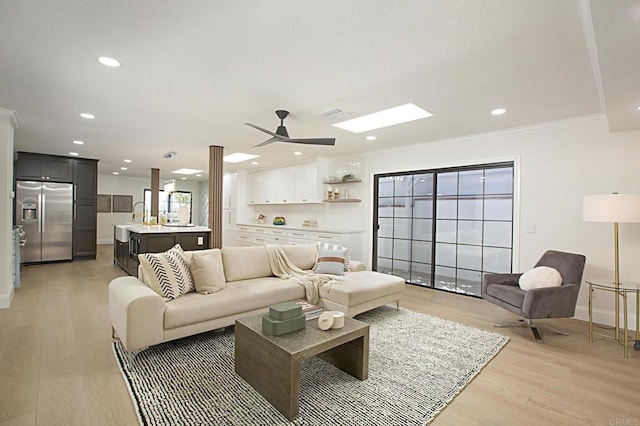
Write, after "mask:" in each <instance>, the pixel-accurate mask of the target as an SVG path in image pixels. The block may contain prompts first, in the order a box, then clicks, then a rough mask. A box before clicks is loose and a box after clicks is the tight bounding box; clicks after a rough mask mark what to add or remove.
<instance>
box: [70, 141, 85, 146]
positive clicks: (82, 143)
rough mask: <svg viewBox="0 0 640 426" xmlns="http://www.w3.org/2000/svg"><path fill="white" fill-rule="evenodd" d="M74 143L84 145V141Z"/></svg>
mask: <svg viewBox="0 0 640 426" xmlns="http://www.w3.org/2000/svg"><path fill="white" fill-rule="evenodd" d="M73 143H75V144H76V145H84V142H82V141H73Z"/></svg>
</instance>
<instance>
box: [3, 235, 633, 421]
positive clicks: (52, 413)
mask: <svg viewBox="0 0 640 426" xmlns="http://www.w3.org/2000/svg"><path fill="white" fill-rule="evenodd" d="M111 250H112V249H111V246H99V252H98V259H97V260H96V261H82V262H72V263H60V264H50V265H36V266H28V267H25V268H23V280H22V287H21V288H20V289H18V290H17V292H16V296H15V298H14V301H13V304H12V307H11V309H9V310H0V426H8V425H12V426H14V425H103V424H105V425H106V424H111V425H134V424H137V419H136V415H135V412H134V409H133V405H132V403H131V400H130V398H129V394H128V392H127V389H126V386H125V384H124V381H123V379H122V377H121V375H120V372H119V371H118V369H117V367H116V363H115V360H114V357H113V354H112V352H111V346H110V342H111V329H110V326H109V324H108V321H107V285H108V283H109V281H110V280H111V279H113V278H115V277H117V276H122V275H124V273H123V272H122V271H120V270H119V269H118V268H117V267H115V266H114V265H113V263H112V251H111ZM401 305H402V306H404V307H405V308H408V309H412V310H415V311H420V312H425V313H428V314H431V315H435V316H439V317H441V318H446V319H450V320H454V321H458V322H461V323H464V324H468V325H472V326H475V327H478V328H483V329H487V330H492V331H497V332H499V333H502V334H505V335H508V336H510V337H511V341H510V342H509V343H508V344H507V346H506V347H505V348H504V349H503V350H502V351H501V352H500V353H499V354H498V355H497V356H496V357H495V358H494V359H493V360H492V361H491V362H490V363H489V364H488V365H487V366H486V367H485V368H484V370H483V371H482V372H481V373H480V374H479V375H478V377H476V378H475V379H474V380H473V382H472V383H471V384H470V385H469V386H467V388H466V389H464V390H463V391H462V393H461V394H460V395H458V396H457V397H456V398H455V400H454V401H453V402H452V403H451V404H449V406H448V407H447V408H446V409H445V410H444V411H443V412H442V413H440V415H439V416H438V417H437V418H436V420H435V421H434V423H433V424H435V425H458V424H471V425H476V424H477V425H515V424H517V425H541V424H546V425H574V424H576V425H577V424H596V425H634V424H640V352H632V353H631V359H628V360H625V359H623V357H622V350H621V347H620V346H619V345H618V344H616V343H615V342H612V341H606V340H597V341H596V342H594V344H589V343H588V339H587V324H586V323H584V322H580V321H575V320H570V319H563V320H548V321H549V324H552V325H553V326H556V327H558V328H562V329H564V330H566V331H568V332H569V333H571V335H570V336H568V337H565V336H560V335H555V334H553V333H551V332H545V330H544V329H543V333H544V334H543V337H544V338H545V343H544V344H536V343H535V341H534V340H533V338H532V336H531V333H530V331H528V330H527V329H495V328H494V327H492V324H493V322H494V321H500V320H509V319H514V317H513V316H512V315H511V314H509V313H508V312H506V311H504V310H502V309H500V308H498V307H495V306H493V305H491V304H489V303H487V302H485V301H483V300H480V299H474V298H469V297H464V296H457V295H452V294H447V293H443V292H439V291H432V290H427V289H422V288H418V287H414V286H407V288H406V291H405V294H404V296H403V300H402V302H401ZM416 331H417V332H419V330H416ZM425 386H429V384H428V383H425Z"/></svg>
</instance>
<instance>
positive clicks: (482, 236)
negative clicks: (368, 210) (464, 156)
mask: <svg viewBox="0 0 640 426" xmlns="http://www.w3.org/2000/svg"><path fill="white" fill-rule="evenodd" d="M374 182H375V183H376V188H377V189H376V191H377V192H376V194H375V195H376V207H375V210H374V214H375V215H376V217H375V218H374V219H375V223H376V224H377V229H376V230H375V236H374V238H375V240H374V242H375V243H374V268H375V269H376V270H378V271H381V272H386V273H391V274H395V275H398V276H400V277H403V278H405V280H406V281H407V282H409V283H411V284H418V285H422V286H429V287H434V288H438V289H443V290H447V291H452V292H457V293H464V294H470V295H474V296H480V294H481V282H482V276H483V274H484V273H485V272H509V271H511V258H512V241H513V164H511V163H504V164H495V165H484V166H475V167H463V168H458V169H446V170H432V171H419V172H407V173H401V174H394V175H377V176H376V177H375V179H374ZM434 194H435V195H434ZM434 215H435V217H434Z"/></svg>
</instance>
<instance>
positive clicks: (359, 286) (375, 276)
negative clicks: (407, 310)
mask: <svg viewBox="0 0 640 426" xmlns="http://www.w3.org/2000/svg"><path fill="white" fill-rule="evenodd" d="M404 285H405V281H404V279H403V278H400V277H396V276H395V275H387V274H381V273H379V272H373V271H361V272H347V273H346V275H345V277H344V282H342V283H341V284H334V285H332V286H331V287H329V286H322V287H320V297H322V298H324V299H329V300H331V301H332V302H335V303H339V304H341V305H344V306H355V305H359V304H360V303H365V302H368V301H370V300H373V299H377V298H379V297H384V296H388V295H391V294H395V293H401V292H402V291H403V290H404Z"/></svg>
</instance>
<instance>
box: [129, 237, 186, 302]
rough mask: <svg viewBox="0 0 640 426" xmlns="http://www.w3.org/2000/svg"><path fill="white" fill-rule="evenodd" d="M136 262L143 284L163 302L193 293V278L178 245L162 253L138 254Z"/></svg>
mask: <svg viewBox="0 0 640 426" xmlns="http://www.w3.org/2000/svg"><path fill="white" fill-rule="evenodd" d="M138 260H139V261H140V266H141V268H142V271H143V274H142V275H143V277H144V282H145V284H147V285H148V286H149V287H151V289H152V290H153V291H155V292H156V293H158V294H159V295H160V296H162V297H164V298H165V300H172V299H175V298H177V297H180V296H182V295H183V294H186V293H189V292H190V291H193V288H194V286H193V278H192V277H191V272H189V266H188V265H187V262H186V260H185V255H184V251H183V250H182V247H180V244H176V245H175V246H173V247H172V248H170V249H169V250H167V251H165V252H164V253H143V254H139V255H138Z"/></svg>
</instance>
